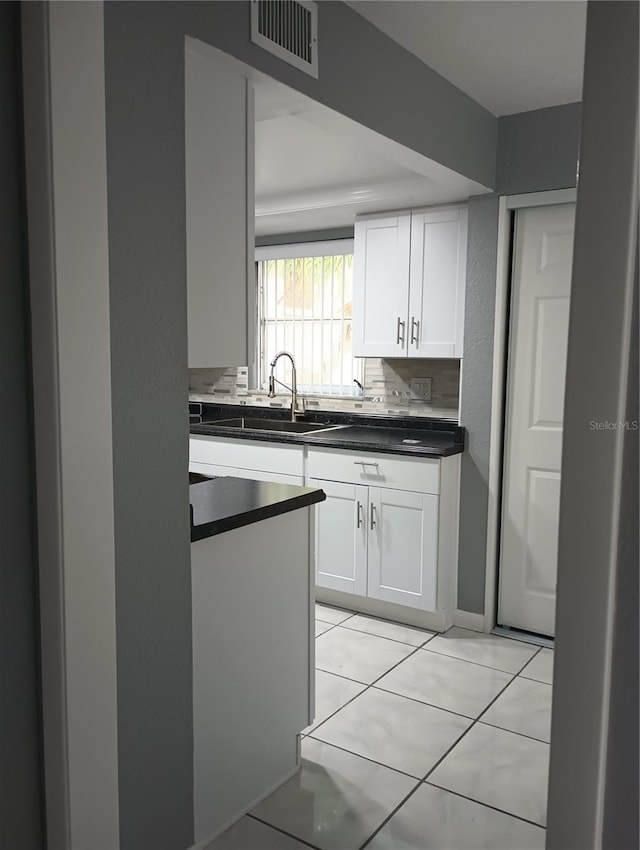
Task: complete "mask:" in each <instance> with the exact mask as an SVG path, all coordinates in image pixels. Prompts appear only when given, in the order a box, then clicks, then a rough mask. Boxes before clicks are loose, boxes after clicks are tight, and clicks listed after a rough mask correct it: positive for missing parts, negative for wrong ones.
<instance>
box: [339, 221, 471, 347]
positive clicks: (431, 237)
mask: <svg viewBox="0 0 640 850" xmlns="http://www.w3.org/2000/svg"><path fill="white" fill-rule="evenodd" d="M354 251H355V291H354V312H353V332H354V354H356V355H357V356H360V357H462V350H463V329H464V294H465V280H466V255H467V208H466V206H460V205H457V206H449V207H440V208H437V209H431V210H414V211H412V212H406V213H402V214H399V215H397V216H393V217H389V216H385V217H382V216H379V217H378V216H374V217H371V216H367V217H365V218H362V219H358V220H357V221H356V224H355V249H354Z"/></svg>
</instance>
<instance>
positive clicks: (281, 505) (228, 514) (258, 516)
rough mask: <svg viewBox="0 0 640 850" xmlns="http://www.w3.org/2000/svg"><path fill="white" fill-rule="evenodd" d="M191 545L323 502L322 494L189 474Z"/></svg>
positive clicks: (309, 488)
mask: <svg viewBox="0 0 640 850" xmlns="http://www.w3.org/2000/svg"><path fill="white" fill-rule="evenodd" d="M189 480H190V482H194V483H190V485H189V502H190V505H191V542H192V543H193V542H195V541H196V540H204V539H205V538H206V537H213V536H214V535H215V534H221V533H222V532H223V531H231V529H233V528H241V527H242V526H243V525H250V524H251V523H254V522H259V521H260V520H263V519H269V518H270V517H274V516H278V515H280V514H286V513H288V512H289V511H296V510H298V509H299V508H307V507H309V506H310V505H315V504H317V503H318V502H323V501H324V500H325V499H326V496H325V494H324V491H322V490H317V489H314V488H311V487H298V486H295V485H292V484H271V483H268V482H266V481H251V480H249V479H246V478H205V476H202V475H198V474H194V473H190V476H189Z"/></svg>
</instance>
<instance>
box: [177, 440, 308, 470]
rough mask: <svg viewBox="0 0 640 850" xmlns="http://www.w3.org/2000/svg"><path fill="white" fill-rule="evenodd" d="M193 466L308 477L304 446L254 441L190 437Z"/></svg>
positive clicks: (190, 454)
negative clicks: (230, 467) (233, 468)
mask: <svg viewBox="0 0 640 850" xmlns="http://www.w3.org/2000/svg"><path fill="white" fill-rule="evenodd" d="M189 462H190V463H216V464H221V465H222V466H235V467H240V468H241V469H256V470H260V471H261V472H278V473H281V474H283V475H298V476H303V475H304V449H303V447H302V446H285V445H274V444H273V443H259V442H255V443H254V442H251V441H250V440H234V439H231V440H229V439H225V438H224V437H206V436H203V435H195V434H194V435H192V436H191V437H190V438H189Z"/></svg>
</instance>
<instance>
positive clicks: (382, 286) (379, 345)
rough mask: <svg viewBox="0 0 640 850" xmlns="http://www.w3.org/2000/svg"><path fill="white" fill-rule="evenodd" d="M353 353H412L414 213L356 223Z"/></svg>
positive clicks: (366, 355) (374, 355)
mask: <svg viewBox="0 0 640 850" xmlns="http://www.w3.org/2000/svg"><path fill="white" fill-rule="evenodd" d="M354 235H355V240H354V281H353V353H354V354H355V355H357V356H359V357H406V356H407V339H408V337H407V312H408V303H409V254H410V239H411V215H410V213H406V214H403V215H399V216H393V217H386V218H366V219H360V220H358V221H356V223H355V234H354Z"/></svg>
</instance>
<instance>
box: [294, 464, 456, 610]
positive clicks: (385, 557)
mask: <svg viewBox="0 0 640 850" xmlns="http://www.w3.org/2000/svg"><path fill="white" fill-rule="evenodd" d="M307 469H308V476H307V484H308V485H309V486H314V487H319V488H321V489H323V490H324V491H325V493H326V494H327V501H326V502H323V503H322V504H321V505H319V506H318V511H317V514H318V516H317V521H316V584H317V585H319V586H320V587H326V588H329V589H330V590H337V591H343V592H348V593H352V594H355V595H357V596H367V597H369V598H371V599H378V600H383V601H386V602H394V603H396V604H400V605H406V606H409V607H412V608H420V609H423V610H426V611H436V610H438V609H439V608H450V607H451V606H452V605H453V600H452V599H451V593H452V587H453V578H452V576H453V574H454V572H455V560H456V541H457V507H456V506H457V492H458V479H459V458H458V457H457V456H456V457H450V458H442V459H441V460H432V459H427V458H423V459H417V458H416V459H413V458H407V457H390V456H388V455H361V454H356V453H353V452H339V451H335V450H333V449H324V448H317V449H315V448H309V450H308V456H307Z"/></svg>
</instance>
